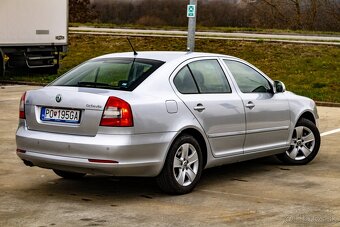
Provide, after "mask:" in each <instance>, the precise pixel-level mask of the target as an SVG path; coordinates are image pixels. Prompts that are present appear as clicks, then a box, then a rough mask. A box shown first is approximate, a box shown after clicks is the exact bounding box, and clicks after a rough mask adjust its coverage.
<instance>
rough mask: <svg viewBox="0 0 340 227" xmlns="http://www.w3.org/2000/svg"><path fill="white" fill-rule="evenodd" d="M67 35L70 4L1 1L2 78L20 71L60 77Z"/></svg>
mask: <svg viewBox="0 0 340 227" xmlns="http://www.w3.org/2000/svg"><path fill="white" fill-rule="evenodd" d="M67 32H68V0H1V3H0V76H3V75H4V73H5V69H6V68H19V67H26V68H29V69H36V68H45V69H46V71H48V72H49V73H56V72H57V70H58V68H59V60H60V56H61V53H63V52H66V51H67V42H68V37H67Z"/></svg>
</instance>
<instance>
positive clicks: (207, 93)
mask: <svg viewBox="0 0 340 227" xmlns="http://www.w3.org/2000/svg"><path fill="white" fill-rule="evenodd" d="M209 60H215V61H216V62H217V64H218V65H219V66H220V67H221V71H222V73H223V75H224V78H225V80H226V82H227V85H228V86H229V89H230V91H229V92H204V93H202V92H201V90H200V88H199V86H198V84H197V81H196V79H195V76H194V75H193V73H192V70H191V68H190V66H189V64H191V63H194V62H198V61H209ZM185 67H187V68H188V69H189V72H190V75H191V77H192V79H193V81H194V83H195V86H196V89H197V91H198V93H182V92H180V91H179V90H178V88H177V87H176V85H175V83H174V80H175V78H176V76H177V75H178V73H179V72H180V71H181V70H182V69H183V68H185ZM172 75H174V76H170V80H171V81H172V84H173V86H174V88H175V90H176V91H177V92H179V93H180V94H182V95H195V94H203V95H209V94H213V95H216V94H217V95H218V94H232V93H233V87H232V86H231V82H230V81H229V78H228V76H227V74H226V72H225V70H224V68H223V65H222V64H221V62H220V59H219V58H218V57H204V58H193V59H189V60H187V61H185V62H183V63H182V64H180V65H179V66H178V67H177V68H176V70H175V71H174V72H173V73H172Z"/></svg>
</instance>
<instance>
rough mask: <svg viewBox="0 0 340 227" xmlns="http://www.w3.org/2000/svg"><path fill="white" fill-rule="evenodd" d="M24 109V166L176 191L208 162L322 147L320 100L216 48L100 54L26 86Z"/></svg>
mask: <svg viewBox="0 0 340 227" xmlns="http://www.w3.org/2000/svg"><path fill="white" fill-rule="evenodd" d="M19 117H20V120H19V126H18V130H17V133H16V143H17V155H18V156H19V157H20V158H21V159H22V160H23V161H24V163H25V164H26V165H28V166H38V167H42V168H47V169H52V170H53V171H54V172H55V173H56V174H57V175H59V176H61V177H64V178H70V179H76V178H80V177H83V176H85V175H86V174H108V175H113V176H148V177H156V179H157V182H158V185H159V186H160V188H161V189H162V190H164V191H165V192H167V193H171V194H184V193H188V192H190V191H192V190H193V188H194V187H195V186H196V185H197V183H198V181H199V179H200V176H201V173H202V170H203V169H206V168H210V167H214V166H218V165H223V164H227V163H233V162H239V161H243V160H249V159H254V158H258V157H264V156H269V155H276V156H277V157H278V158H279V159H280V160H281V161H283V162H284V163H287V164H297V165H301V164H307V163H308V162H310V161H311V160H313V159H314V158H315V156H316V155H317V153H318V151H319V147H320V134H319V131H318V128H317V121H318V114H317V110H316V106H315V103H314V101H312V100H311V99H309V98H306V97H301V96H298V95H295V94H293V93H292V92H288V91H286V90H285V86H284V84H283V83H282V82H280V81H273V80H271V79H270V78H269V77H267V76H266V75H265V74H264V73H263V72H261V71H260V70H259V69H257V68H256V67H254V66H253V65H251V64H249V63H248V62H246V61H244V60H241V59H239V58H235V57H231V56H226V55H219V54H207V53H186V52H140V53H138V54H137V55H134V54H133V53H118V54H109V55H104V56H100V57H97V58H94V59H91V60H89V61H87V62H85V63H83V64H81V65H80V66H78V67H76V68H74V69H72V70H71V71H69V72H67V73H66V74H64V75H63V76H61V77H60V78H58V79H57V80H55V81H54V82H52V83H51V84H49V85H48V86H46V87H44V88H41V89H38V90H32V91H27V92H25V93H24V94H23V96H22V98H21V102H20V110H19Z"/></svg>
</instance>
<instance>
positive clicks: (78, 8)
mask: <svg viewBox="0 0 340 227" xmlns="http://www.w3.org/2000/svg"><path fill="white" fill-rule="evenodd" d="M69 15H70V17H69V19H70V22H79V23H84V22H89V21H92V20H94V19H96V17H97V13H96V11H95V9H94V7H93V6H91V3H90V0H69Z"/></svg>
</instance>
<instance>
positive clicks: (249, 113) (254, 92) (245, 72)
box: [224, 60, 290, 153]
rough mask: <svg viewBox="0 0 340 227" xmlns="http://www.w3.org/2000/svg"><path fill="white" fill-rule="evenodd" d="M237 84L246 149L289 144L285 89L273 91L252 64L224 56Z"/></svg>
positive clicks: (247, 150) (263, 148)
mask: <svg viewBox="0 0 340 227" xmlns="http://www.w3.org/2000/svg"><path fill="white" fill-rule="evenodd" d="M224 62H225V63H226V65H227V66H228V68H229V71H230V72H231V74H232V75H233V77H234V79H235V82H236V84H237V85H238V89H239V94H240V96H241V98H242V101H243V105H244V110H245V113H246V140H245V143H244V153H252V152H258V151H265V150H272V149H276V148H282V147H286V146H287V143H288V134H289V124H290V112H289V103H288V100H287V99H286V97H285V94H284V93H274V92H273V88H272V85H271V83H270V82H269V80H268V79H267V78H266V77H265V76H264V75H262V74H261V73H260V72H258V71H257V70H256V69H255V68H253V67H251V66H250V65H248V64H246V63H244V62H240V61H236V60H224Z"/></svg>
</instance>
